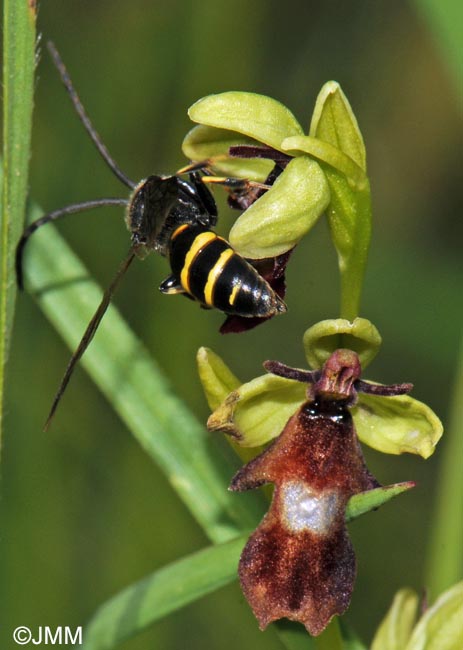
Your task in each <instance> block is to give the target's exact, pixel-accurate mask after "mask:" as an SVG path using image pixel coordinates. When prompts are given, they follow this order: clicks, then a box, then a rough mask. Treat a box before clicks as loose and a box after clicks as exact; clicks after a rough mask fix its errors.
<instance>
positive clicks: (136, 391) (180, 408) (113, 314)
mask: <svg viewBox="0 0 463 650" xmlns="http://www.w3.org/2000/svg"><path fill="white" fill-rule="evenodd" d="M36 216H38V214H35V215H33V218H35V217H36ZM28 248H29V250H28V251H27V264H26V269H25V270H26V286H27V287H28V289H29V290H30V291H32V293H33V294H34V297H35V299H36V300H37V302H38V303H39V305H40V307H41V309H42V310H43V312H44V313H45V315H46V316H47V318H48V319H49V320H50V321H51V323H52V324H53V325H54V327H55V328H56V329H57V330H58V332H59V333H60V334H61V336H62V337H63V339H64V340H65V341H66V343H67V344H68V345H69V347H70V348H71V349H75V347H76V346H77V343H78V341H79V340H80V337H81V336H82V333H83V331H84V330H85V327H86V325H87V323H88V322H89V320H90V318H91V316H92V315H93V312H94V311H95V308H96V306H97V305H98V304H99V302H100V299H101V289H99V288H98V287H97V285H96V284H95V283H94V282H93V281H92V280H91V279H89V276H88V273H87V271H86V269H85V268H84V267H83V266H82V264H81V263H80V262H79V260H78V259H77V258H76V257H75V255H74V254H73V253H72V251H71V250H70V249H69V247H68V246H67V245H66V243H65V241H64V240H63V239H62V238H61V237H60V236H59V235H58V233H57V232H56V230H55V229H54V228H53V227H52V226H47V227H46V228H44V229H43V231H42V232H40V231H38V232H37V234H36V235H34V238H32V240H31V242H30V244H28ZM115 346H117V355H115V354H114V347H115ZM82 365H83V366H84V368H85V369H86V370H87V372H88V373H89V374H90V376H91V377H92V379H93V380H94V381H95V383H96V384H97V385H98V386H99V388H100V389H101V391H102V392H103V393H104V394H105V395H106V397H107V398H108V400H109V401H110V403H111V404H112V406H113V408H114V409H115V410H116V412H117V413H118V414H119V415H120V417H121V418H122V420H123V421H124V422H125V423H126V424H127V426H128V428H129V429H130V430H131V431H132V433H133V435H134V436H135V437H136V438H137V440H138V441H139V442H140V444H141V445H142V447H143V448H144V449H145V450H146V451H147V452H148V454H149V455H150V456H151V457H152V458H153V459H154V460H155V461H156V462H157V463H158V464H159V466H160V467H161V468H162V470H163V471H164V472H165V474H166V475H167V477H168V479H169V480H170V482H171V484H172V486H173V487H174V489H175V490H176V491H177V493H178V494H179V496H180V498H181V499H183V501H184V502H185V504H186V505H187V507H188V508H189V509H190V511H191V512H192V514H193V515H194V516H195V517H196V519H197V521H198V522H199V523H200V524H201V526H202V527H203V528H204V530H205V532H206V533H207V535H208V536H209V537H210V539H211V540H212V541H214V542H216V543H219V542H224V541H228V540H229V539H232V538H233V537H237V536H238V535H239V534H240V533H241V532H242V531H243V530H244V529H249V528H252V527H253V526H254V525H255V524H256V522H257V521H258V520H259V518H260V517H261V515H262V509H261V505H260V499H259V496H258V495H254V494H248V495H244V496H245V498H243V497H240V499H237V498H236V496H235V497H234V496H233V495H232V493H230V492H228V491H227V486H228V483H229V480H230V477H231V476H232V474H233V471H234V470H233V468H232V467H230V466H229V465H228V464H227V463H226V461H225V460H224V459H223V458H222V457H221V455H220V454H214V449H213V447H212V446H211V438H210V436H209V434H207V433H206V431H205V429H204V427H203V426H202V425H201V424H200V423H199V422H198V421H197V420H196V419H195V417H194V416H193V415H192V414H191V413H190V412H189V411H188V409H187V408H186V407H185V406H184V404H183V403H182V402H181V401H180V400H179V399H178V398H177V397H176V396H175V395H174V394H173V392H172V390H171V389H170V387H169V385H168V382H167V381H166V379H165V378H164V377H163V376H162V374H161V372H160V370H159V368H158V367H157V366H156V363H155V362H154V361H153V360H152V359H151V358H150V356H149V353H148V352H147V350H146V349H145V348H144V347H143V345H142V344H141V342H140V341H139V340H138V339H137V338H136V337H135V335H134V334H133V333H132V332H131V330H130V329H129V327H128V326H127V324H126V323H125V322H124V320H123V319H122V318H121V316H120V315H119V314H118V312H117V310H116V309H115V307H114V306H110V308H109V310H108V312H107V314H106V315H105V317H104V319H103V321H102V323H101V326H100V329H99V330H98V332H97V334H96V336H95V339H94V340H93V342H92V344H91V346H90V348H89V350H88V351H87V353H86V354H85V355H84V357H83V359H82Z"/></svg>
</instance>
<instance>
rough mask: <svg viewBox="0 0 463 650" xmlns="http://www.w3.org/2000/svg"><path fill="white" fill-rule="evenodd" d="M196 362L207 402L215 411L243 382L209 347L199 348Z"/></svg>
mask: <svg viewBox="0 0 463 650" xmlns="http://www.w3.org/2000/svg"><path fill="white" fill-rule="evenodd" d="M196 363H197V365H198V374H199V378H200V380H201V384H202V386H203V389H204V393H205V395H206V399H207V403H208V404H209V408H210V409H211V411H214V410H215V409H216V408H217V407H218V406H220V404H221V403H222V402H223V401H224V400H225V398H226V397H227V395H229V394H230V393H231V392H232V391H234V390H235V389H236V388H238V387H239V386H240V384H241V382H240V380H239V379H238V378H237V377H235V375H234V374H233V373H232V371H231V370H230V369H229V367H228V366H227V365H226V364H225V363H224V362H223V360H222V359H221V358H220V357H219V355H218V354H215V352H213V351H212V350H210V349H209V348H204V347H203V348H199V350H198V352H197V354H196Z"/></svg>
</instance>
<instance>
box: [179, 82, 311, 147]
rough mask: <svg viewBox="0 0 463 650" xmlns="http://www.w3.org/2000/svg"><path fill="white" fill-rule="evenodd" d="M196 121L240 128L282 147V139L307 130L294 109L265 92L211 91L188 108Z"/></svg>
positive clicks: (240, 131) (261, 140) (239, 130)
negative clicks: (217, 92) (267, 95)
mask: <svg viewBox="0 0 463 650" xmlns="http://www.w3.org/2000/svg"><path fill="white" fill-rule="evenodd" d="M188 115H189V116H190V118H191V119H192V120H193V122H198V123H199V124H206V125H207V126H215V127H217V128H220V129H227V130H230V131H236V132H237V133H242V134H243V135H247V136H249V137H251V138H254V139H255V140H258V141H259V142H263V143H264V144H267V145H269V146H270V147H274V148H275V149H279V150H281V143H282V142H283V140H284V139H285V138H288V137H290V136H291V135H303V133H304V132H303V130H302V127H301V125H300V124H299V122H298V121H297V120H296V118H295V117H294V115H293V114H292V113H291V111H290V110H288V109H287V108H286V106H284V105H283V104H280V102H277V101H276V100H275V99H271V98H270V97H265V95H257V94H256V93H247V92H240V91H231V92H226V93H220V94H218V95H209V96H207V97H204V98H203V99H200V100H199V101H197V102H196V103H195V104H193V106H191V108H190V109H189V111H188Z"/></svg>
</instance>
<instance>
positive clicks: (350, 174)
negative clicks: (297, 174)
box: [282, 135, 368, 190]
mask: <svg viewBox="0 0 463 650" xmlns="http://www.w3.org/2000/svg"><path fill="white" fill-rule="evenodd" d="M282 148H283V149H284V150H285V151H288V152H289V153H291V154H292V155H293V156H295V155H300V154H302V153H306V154H309V156H312V157H313V158H317V159H318V160H320V161H322V162H325V163H327V164H328V165H331V167H334V169H336V170H337V171H339V172H341V173H342V174H344V176H345V177H346V178H347V181H348V183H349V185H350V187H352V189H354V190H364V189H365V188H366V187H367V183H368V179H367V175H366V173H365V171H364V170H363V169H362V168H361V167H360V166H359V165H357V163H356V162H355V161H354V160H352V158H351V157H350V156H348V155H347V154H345V153H344V152H343V151H341V150H340V149H338V148H337V147H335V146H334V145H332V144H330V143H329V142H324V141H323V140H320V139H319V138H313V137H312V136H310V135H294V136H292V137H290V138H286V140H283V142H282Z"/></svg>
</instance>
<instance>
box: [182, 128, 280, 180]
mask: <svg viewBox="0 0 463 650" xmlns="http://www.w3.org/2000/svg"><path fill="white" fill-rule="evenodd" d="M238 144H248V145H249V144H257V145H258V144H259V143H258V142H256V141H255V140H253V139H252V138H247V137H246V136H244V135H240V134H238V133H234V132H233V131H228V130H226V129H215V128H214V127H212V126H204V125H202V124H200V125H199V126H195V127H194V128H193V129H191V131H190V132H189V133H187V135H186V136H185V139H184V140H183V144H182V150H183V153H184V154H185V156H186V157H187V158H189V159H190V160H206V159H207V158H214V157H215V156H224V155H227V156H228V150H229V148H230V147H232V146H235V145H238ZM212 168H213V169H214V171H215V172H216V173H217V174H220V175H223V176H231V177H232V178H247V179H249V180H252V181H264V180H265V179H266V178H267V176H268V175H269V173H270V172H271V170H272V168H273V162H272V161H271V160H262V159H260V158H230V157H227V158H225V159H224V160H217V161H215V162H214V163H213V164H212Z"/></svg>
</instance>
